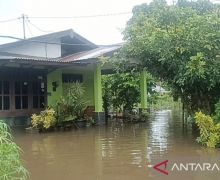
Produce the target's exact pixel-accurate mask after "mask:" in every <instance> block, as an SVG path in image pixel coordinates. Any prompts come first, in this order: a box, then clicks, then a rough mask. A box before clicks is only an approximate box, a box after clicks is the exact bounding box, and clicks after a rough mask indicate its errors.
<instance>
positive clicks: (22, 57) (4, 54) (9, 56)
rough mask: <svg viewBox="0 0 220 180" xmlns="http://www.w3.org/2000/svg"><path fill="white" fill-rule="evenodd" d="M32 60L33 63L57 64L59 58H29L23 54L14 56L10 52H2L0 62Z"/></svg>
mask: <svg viewBox="0 0 220 180" xmlns="http://www.w3.org/2000/svg"><path fill="white" fill-rule="evenodd" d="M1 59H4V60H7V59H8V60H10V59H11V60H12V59H17V60H32V61H54V62H57V58H44V57H37V56H28V55H22V54H14V53H8V52H0V60H1Z"/></svg>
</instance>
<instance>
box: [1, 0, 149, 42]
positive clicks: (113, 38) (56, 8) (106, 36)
mask: <svg viewBox="0 0 220 180" xmlns="http://www.w3.org/2000/svg"><path fill="white" fill-rule="evenodd" d="M150 1H151V0H0V21H2V20H7V19H11V18H17V17H19V16H21V14H23V13H24V14H25V15H27V16H29V17H42V16H44V17H45V16H47V17H48V16H61V17H64V16H87V15H96V14H111V13H120V12H131V11H132V8H133V7H134V6H135V5H139V4H142V3H146V2H147V3H149V2H150ZM131 15H132V14H123V15H120V16H105V17H96V18H75V19H34V18H30V21H31V22H32V24H34V25H36V26H37V27H39V28H41V29H42V30H44V31H49V32H56V31H60V30H65V29H70V28H72V29H73V30H74V31H76V32H77V33H79V34H81V35H82V36H84V37H85V38H87V39H88V40H90V41H92V42H94V43H96V44H113V43H119V42H122V35H121V31H122V30H123V28H124V27H125V24H126V22H127V21H128V20H129V18H130V17H131ZM49 32H41V31H39V30H37V29H36V28H35V27H34V26H32V25H31V24H29V28H28V27H27V26H26V36H27V37H32V36H37V35H42V34H46V33H49ZM0 35H10V36H15V37H20V38H22V37H23V31H22V21H21V19H20V20H15V21H11V22H5V23H1V22H0ZM8 41H9V40H8V39H3V38H0V43H5V42H8Z"/></svg>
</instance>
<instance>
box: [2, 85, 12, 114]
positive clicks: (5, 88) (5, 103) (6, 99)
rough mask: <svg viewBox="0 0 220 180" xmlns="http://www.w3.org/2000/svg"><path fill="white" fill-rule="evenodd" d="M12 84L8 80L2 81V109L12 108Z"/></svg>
mask: <svg viewBox="0 0 220 180" xmlns="http://www.w3.org/2000/svg"><path fill="white" fill-rule="evenodd" d="M9 92H10V85H9V82H8V81H0V110H9V109H10V96H9Z"/></svg>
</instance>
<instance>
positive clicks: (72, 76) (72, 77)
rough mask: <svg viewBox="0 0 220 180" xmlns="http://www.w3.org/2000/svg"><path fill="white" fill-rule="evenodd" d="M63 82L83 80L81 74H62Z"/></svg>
mask: <svg viewBox="0 0 220 180" xmlns="http://www.w3.org/2000/svg"><path fill="white" fill-rule="evenodd" d="M62 80H63V83H75V82H80V83H81V82H83V76H82V74H62Z"/></svg>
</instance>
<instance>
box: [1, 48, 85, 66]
mask: <svg viewBox="0 0 220 180" xmlns="http://www.w3.org/2000/svg"><path fill="white" fill-rule="evenodd" d="M10 63H18V64H35V65H43V66H57V67H62V66H68V65H69V64H72V63H71V62H69V63H67V62H59V61H57V58H43V57H36V56H28V55H21V54H14V53H8V52H0V66H4V65H7V64H10ZM81 64H83V63H81ZM84 64H85V63H84Z"/></svg>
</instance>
